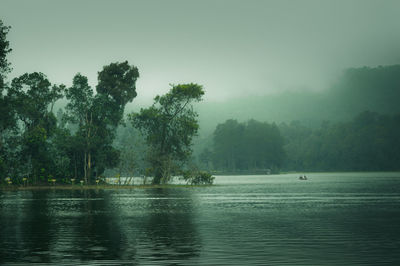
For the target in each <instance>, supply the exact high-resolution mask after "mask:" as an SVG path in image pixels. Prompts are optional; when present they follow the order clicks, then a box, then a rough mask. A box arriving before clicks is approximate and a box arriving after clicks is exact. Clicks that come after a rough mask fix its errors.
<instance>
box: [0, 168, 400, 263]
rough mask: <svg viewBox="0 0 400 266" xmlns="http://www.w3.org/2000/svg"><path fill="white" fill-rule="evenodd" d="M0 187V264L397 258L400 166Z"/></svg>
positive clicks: (369, 260)
mask: <svg viewBox="0 0 400 266" xmlns="http://www.w3.org/2000/svg"><path fill="white" fill-rule="evenodd" d="M298 176H299V175H298V174H285V175H270V176H218V177H217V178H216V180H215V185H214V186H210V187H193V188H185V187H182V188H180V187H175V188H150V189H116V190H82V191H81V190H54V189H49V190H37V191H0V264H7V265H13V264H16V265H17V264H24V263H28V262H40V263H43V264H46V263H48V264H57V265H58V264H64V265H79V264H85V265H91V264H93V265H120V264H125V265H400V173H313V174H309V175H307V176H308V180H307V181H301V180H298Z"/></svg>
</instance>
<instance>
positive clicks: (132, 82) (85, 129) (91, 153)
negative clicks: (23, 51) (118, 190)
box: [65, 61, 139, 183]
mask: <svg viewBox="0 0 400 266" xmlns="http://www.w3.org/2000/svg"><path fill="white" fill-rule="evenodd" d="M138 77H139V72H138V70H137V68H136V67H134V66H130V65H129V64H128V62H127V61H125V62H123V63H112V64H110V65H108V66H105V67H104V68H103V70H102V71H100V72H99V73H98V85H97V86H96V91H97V94H96V95H95V94H94V92H93V90H92V89H91V87H90V86H89V85H88V80H87V78H86V77H85V76H83V75H81V74H79V73H78V74H77V75H75V77H74V79H73V84H72V86H71V87H70V88H68V89H67V92H66V97H67V99H68V100H69V102H68V104H67V106H66V111H67V112H66V115H65V120H66V121H69V122H70V123H71V124H74V125H76V126H77V130H76V133H75V135H74V138H75V143H76V144H77V146H75V150H76V151H77V152H78V153H80V154H81V156H79V157H80V159H81V162H82V163H80V164H79V165H81V166H82V168H83V175H84V179H85V181H86V183H90V180H91V177H92V176H93V171H92V170H93V169H95V172H96V174H95V175H99V174H101V173H102V172H104V170H105V168H106V167H114V166H116V165H117V164H118V159H119V152H118V151H117V150H116V149H115V148H114V147H113V146H112V142H113V140H114V138H115V131H116V128H117V126H118V125H119V124H120V122H121V120H122V118H123V113H124V108H125V105H126V104H127V103H128V102H130V101H132V100H133V99H134V97H136V80H137V78H138Z"/></svg>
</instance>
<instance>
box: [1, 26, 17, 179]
mask: <svg viewBox="0 0 400 266" xmlns="http://www.w3.org/2000/svg"><path fill="white" fill-rule="evenodd" d="M9 30H10V27H9V26H5V25H4V24H3V21H2V20H0V114H1V115H0V176H4V175H5V174H6V171H7V168H9V167H7V165H8V164H7V161H8V160H9V157H11V155H10V154H9V153H8V152H7V151H9V149H8V148H7V147H5V146H4V143H6V138H7V137H8V136H7V134H6V131H7V130H9V129H12V128H13V127H14V126H15V124H16V120H15V116H14V114H15V112H14V110H13V106H12V102H11V100H10V98H9V97H8V96H7V95H6V94H5V93H4V91H5V90H6V89H7V88H6V82H5V81H6V77H7V74H8V73H9V72H10V64H9V63H8V61H7V54H8V53H9V52H11V49H10V47H9V42H8V41H7V34H8V32H9ZM1 181H2V180H0V182H1Z"/></svg>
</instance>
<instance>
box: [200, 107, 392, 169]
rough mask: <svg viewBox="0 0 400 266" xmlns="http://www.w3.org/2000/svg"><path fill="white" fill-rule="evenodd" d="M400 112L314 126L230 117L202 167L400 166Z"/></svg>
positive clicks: (206, 152) (217, 133)
mask: <svg viewBox="0 0 400 266" xmlns="http://www.w3.org/2000/svg"><path fill="white" fill-rule="evenodd" d="M399 136H400V115H394V116H391V115H380V114H377V113H374V112H369V111H366V112H363V113H361V114H359V115H358V116H356V117H355V118H354V119H353V120H352V121H351V122H342V123H329V122H325V123H323V124H322V125H321V126H320V127H319V128H315V129H312V128H309V127H305V126H303V125H302V124H301V123H300V122H292V123H290V124H286V123H282V124H280V125H279V126H276V125H275V124H268V123H265V122H264V123H261V122H258V121H255V120H250V121H248V122H247V123H238V122H237V121H236V120H227V121H226V122H225V123H222V124H219V125H218V126H217V128H216V129H215V131H214V135H213V143H212V145H211V146H210V147H207V148H205V149H204V150H203V152H202V153H201V154H200V155H199V158H198V160H199V162H200V163H201V165H202V167H205V168H207V169H208V170H213V171H215V172H223V173H266V172H269V171H270V172H272V173H274V172H277V171H278V170H279V169H281V170H285V171H390V170H400V139H399Z"/></svg>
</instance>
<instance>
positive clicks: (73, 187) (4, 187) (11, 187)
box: [0, 184, 212, 191]
mask: <svg viewBox="0 0 400 266" xmlns="http://www.w3.org/2000/svg"><path fill="white" fill-rule="evenodd" d="M207 186H212V185H186V184H163V185H83V186H81V185H49V186H46V185H37V186H36V185H30V186H17V185H1V186H0V191H31V190H52V189H53V190H113V189H114V190H115V189H152V188H195V187H207Z"/></svg>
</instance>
